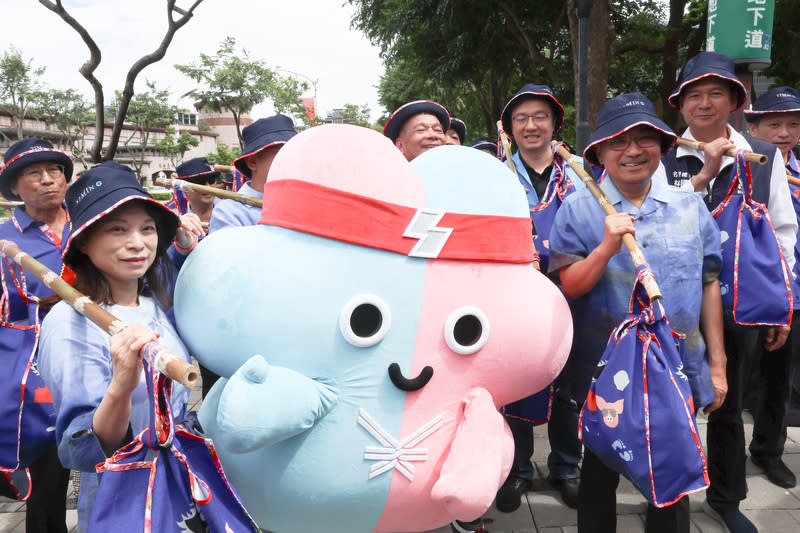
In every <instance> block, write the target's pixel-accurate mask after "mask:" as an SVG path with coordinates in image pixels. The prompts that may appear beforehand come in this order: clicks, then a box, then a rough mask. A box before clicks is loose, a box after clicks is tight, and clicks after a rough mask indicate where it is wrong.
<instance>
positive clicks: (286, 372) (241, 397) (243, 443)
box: [217, 355, 337, 453]
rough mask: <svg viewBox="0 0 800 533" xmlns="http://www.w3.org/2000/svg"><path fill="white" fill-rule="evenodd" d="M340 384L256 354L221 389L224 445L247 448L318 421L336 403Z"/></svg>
mask: <svg viewBox="0 0 800 533" xmlns="http://www.w3.org/2000/svg"><path fill="white" fill-rule="evenodd" d="M336 401H337V390H336V388H335V387H333V386H332V385H330V384H325V383H321V382H318V381H315V380H313V379H311V378H308V377H306V376H304V375H303V374H300V373H299V372H296V371H294V370H290V369H288V368H285V367H280V366H270V365H269V364H268V363H267V362H266V361H265V360H264V358H263V357H261V356H260V355H254V356H253V357H251V358H250V359H248V360H247V362H245V363H244V364H243V365H242V366H241V367H240V368H239V369H238V370H237V371H236V373H235V374H234V375H233V376H231V377H230V379H228V380H227V382H226V383H224V387H223V388H222V390H221V391H220V392H219V409H218V411H217V425H218V427H219V435H220V436H221V437H222V439H221V440H222V442H221V444H222V446H223V447H224V448H225V449H226V450H229V451H231V452H233V453H246V452H251V451H253V450H256V449H258V448H261V447H263V446H269V445H270V444H273V443H275V442H278V441H281V440H284V439H288V438H290V437H293V436H294V435H297V434H298V433H302V432H303V431H306V430H307V429H309V428H311V427H312V426H314V424H315V423H316V422H317V421H318V420H320V419H321V418H322V417H324V416H325V415H326V414H328V412H329V411H330V410H331V408H332V407H333V406H334V405H336Z"/></svg>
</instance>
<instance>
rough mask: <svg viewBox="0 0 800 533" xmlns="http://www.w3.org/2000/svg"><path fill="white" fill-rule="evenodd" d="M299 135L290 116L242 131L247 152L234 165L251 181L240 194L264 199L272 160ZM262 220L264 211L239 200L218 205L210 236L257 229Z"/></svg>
mask: <svg viewBox="0 0 800 533" xmlns="http://www.w3.org/2000/svg"><path fill="white" fill-rule="evenodd" d="M295 135H297V131H296V130H295V129H294V123H293V122H292V119H290V118H289V117H287V116H286V115H280V114H278V115H275V116H272V117H267V118H260V119H258V120H256V121H255V122H253V123H252V124H250V125H249V126H247V127H246V128H244V129H243V130H242V137H244V149H243V150H242V153H241V155H240V156H239V157H237V158H236V159H235V160H234V161H233V166H234V167H236V169H237V170H238V171H239V172H241V173H242V174H244V176H245V177H247V178H248V179H249V181H247V182H246V183H245V184H244V185H242V186H241V188H239V190H238V191H237V192H238V193H239V194H244V195H246V196H253V197H255V198H263V197H264V184H265V183H266V182H267V174H269V169H270V166H272V160H273V159H275V154H277V153H278V150H280V149H281V147H282V146H283V145H284V144H286V142H287V141H288V140H289V139H291V138H292V137H294V136H295ZM259 217H261V209H260V208H258V207H253V206H251V205H245V204H242V203H240V202H237V201H236V200H230V199H224V200H220V201H219V202H217V203H216V204H215V206H214V211H213V212H212V214H211V221H210V222H209V224H208V231H209V233H213V232H215V231H217V230H219V229H222V228H226V227H228V226H254V225H255V224H256V222H258V219H259Z"/></svg>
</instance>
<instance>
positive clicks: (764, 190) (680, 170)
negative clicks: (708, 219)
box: [661, 135, 775, 211]
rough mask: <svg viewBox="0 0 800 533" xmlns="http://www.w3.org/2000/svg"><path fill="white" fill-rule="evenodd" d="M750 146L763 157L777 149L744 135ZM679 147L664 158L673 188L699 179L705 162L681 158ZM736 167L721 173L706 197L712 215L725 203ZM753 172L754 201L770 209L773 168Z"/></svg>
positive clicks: (752, 169) (756, 168)
mask: <svg viewBox="0 0 800 533" xmlns="http://www.w3.org/2000/svg"><path fill="white" fill-rule="evenodd" d="M744 138H745V139H747V142H748V143H750V146H751V147H752V149H753V151H754V152H756V153H759V154H774V153H775V145H774V144H772V143H768V142H766V141H762V140H760V139H756V138H754V137H751V136H749V135H744ZM676 151H677V146H676V147H674V148H673V149H672V150H670V151H669V152H667V154H666V155H664V157H662V158H661V162H662V163H663V164H664V168H665V170H666V171H667V182H668V183H669V184H670V185H675V186H677V187H680V186H681V184H682V183H683V182H685V181H687V180H690V179H692V178H693V177H695V176H696V175H697V174H698V173H699V172H700V170H701V169H702V168H703V161H702V160H700V158H698V157H697V156H694V155H686V156H682V157H678V156H677V153H676ZM735 169H736V165H730V166H728V167H726V168H724V169H723V170H722V172H720V174H719V176H717V179H716V180H714V185H713V186H712V188H711V191H710V193H709V194H708V195H707V196H706V198H705V201H706V205H707V206H708V210H709V211H713V210H714V208H716V207H717V205H719V203H720V202H721V201H722V200H724V199H725V194H726V193H727V192H728V186H730V183H731V180H732V179H733V176H734V172H735ZM750 172H751V173H752V175H753V199H754V200H755V201H756V202H759V203H762V204H764V205H767V202H768V201H769V191H770V182H771V181H772V165H771V164H766V165H758V164H753V165H750Z"/></svg>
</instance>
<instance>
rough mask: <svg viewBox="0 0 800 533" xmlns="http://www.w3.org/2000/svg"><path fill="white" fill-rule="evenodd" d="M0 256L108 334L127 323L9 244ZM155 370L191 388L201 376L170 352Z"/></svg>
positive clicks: (5, 243)
mask: <svg viewBox="0 0 800 533" xmlns="http://www.w3.org/2000/svg"><path fill="white" fill-rule="evenodd" d="M0 251H1V252H0V253H2V254H3V255H5V256H6V257H10V258H11V259H13V260H14V262H15V263H17V264H18V265H20V266H22V267H23V268H24V269H26V270H27V271H29V272H30V273H32V274H33V275H34V276H36V277H37V278H38V279H39V280H40V281H41V282H42V283H44V284H45V285H46V286H47V287H48V288H49V289H50V290H52V291H53V292H54V293H55V294H56V295H57V296H59V297H61V299H63V300H64V301H65V302H67V303H68V304H70V305H71V306H72V307H73V308H75V310H76V311H78V312H79V313H80V314H82V315H84V316H85V317H86V318H88V319H89V320H91V321H92V322H94V323H95V324H97V325H98V326H100V328H101V329H102V330H103V331H105V332H106V333H108V334H109V335H115V334H117V333H119V332H120V331H122V330H123V329H125V328H126V327H127V324H125V323H124V322H122V321H121V320H120V319H118V318H117V317H115V316H114V315H112V314H111V313H109V312H108V311H106V310H105V309H103V308H102V307H100V306H99V305H97V304H96V303H94V302H93V301H92V300H91V299H89V297H88V296H85V295H84V294H81V293H80V292H79V291H78V290H76V289H75V288H73V287H72V286H71V285H70V284H69V283H67V282H66V281H64V280H63V279H62V278H61V277H60V276H59V275H58V274H56V273H55V272H53V271H52V270H50V269H49V268H47V267H46V266H44V265H43V264H41V263H40V262H39V261H37V260H36V259H34V258H33V257H31V256H30V255H28V254H27V253H25V252H23V251H22V250H20V249H19V247H18V246H17V245H16V244H14V243H13V242H11V241H4V240H0ZM154 363H155V365H156V367H157V368H158V370H159V371H160V372H161V373H162V374H164V375H165V376H168V377H170V378H171V379H173V380H174V381H177V382H178V383H180V384H182V385H184V386H186V387H188V388H190V389H191V388H192V387H194V386H195V384H196V383H197V380H198V378H199V377H200V371H199V370H198V369H197V367H195V366H193V365H191V364H189V363H187V362H186V361H184V360H183V359H179V358H178V357H176V356H175V355H173V354H172V353H170V352H168V351H166V350H162V351H161V352H160V353H159V356H158V357H157V358H156V361H154Z"/></svg>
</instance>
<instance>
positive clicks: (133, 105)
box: [109, 81, 178, 178]
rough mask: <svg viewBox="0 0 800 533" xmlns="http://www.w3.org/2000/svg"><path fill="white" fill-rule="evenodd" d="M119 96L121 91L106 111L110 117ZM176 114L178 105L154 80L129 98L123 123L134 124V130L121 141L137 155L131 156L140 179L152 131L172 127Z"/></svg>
mask: <svg viewBox="0 0 800 533" xmlns="http://www.w3.org/2000/svg"><path fill="white" fill-rule="evenodd" d="M120 98H122V94H121V93H120V92H119V91H116V98H115V100H114V101H113V102H112V103H111V105H110V106H109V113H110V114H112V115H113V116H116V115H117V109H118V105H119V104H118V102H119V100H120ZM177 113H178V107H177V106H175V105H172V104H170V103H169V91H167V90H160V89H158V88H157V87H156V84H155V82H151V81H147V91H146V92H141V93H137V94H135V95H134V96H133V98H131V101H130V105H129V106H128V112H127V114H126V116H125V122H126V123H129V124H131V125H133V127H134V129H133V132H132V133H131V134H130V135H129V136H128V138H127V139H125V140H124V142H123V144H124V145H125V146H126V147H128V148H129V149H130V151H131V152H132V153H133V154H137V155H138V157H134V158H132V159H131V166H132V167H133V168H134V170H135V172H136V174H137V175H139V176H140V178H141V177H142V169H143V168H144V166H145V164H146V163H147V161H146V160H145V154H146V152H147V148H148V145H149V142H150V134H151V132H152V130H153V129H156V128H168V127H169V126H171V125H172V123H173V122H174V121H175V117H176V116H177ZM134 141H138V143H136V142H134Z"/></svg>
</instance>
